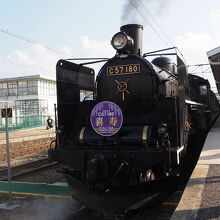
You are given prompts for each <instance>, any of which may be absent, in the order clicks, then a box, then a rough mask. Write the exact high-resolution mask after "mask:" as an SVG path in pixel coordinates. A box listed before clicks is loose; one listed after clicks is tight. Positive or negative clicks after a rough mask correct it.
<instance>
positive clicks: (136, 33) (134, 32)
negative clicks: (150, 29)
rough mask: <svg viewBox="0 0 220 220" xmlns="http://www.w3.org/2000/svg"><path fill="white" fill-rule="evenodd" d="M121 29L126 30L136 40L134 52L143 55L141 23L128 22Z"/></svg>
mask: <svg viewBox="0 0 220 220" xmlns="http://www.w3.org/2000/svg"><path fill="white" fill-rule="evenodd" d="M120 31H122V32H125V33H126V34H127V35H128V36H129V37H131V38H132V39H133V40H134V46H133V48H132V53H133V54H139V55H141V54H142V32H143V26H142V25H140V24H126V25H123V26H121V28H120Z"/></svg>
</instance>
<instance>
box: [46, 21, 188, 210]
mask: <svg viewBox="0 0 220 220" xmlns="http://www.w3.org/2000/svg"><path fill="white" fill-rule="evenodd" d="M142 30H143V27H142V26H141V25H125V26H122V27H121V31H120V32H119V33H117V34H116V35H114V37H113V39H112V45H113V47H114V48H115V49H116V51H117V52H116V55H115V56H114V57H113V58H111V59H109V60H108V61H107V62H106V63H105V64H104V66H103V67H102V68H101V70H100V71H99V73H98V75H97V78H96V82H95V83H94V84H93V82H92V81H93V80H92V79H93V77H94V72H93V70H92V69H90V68H86V67H84V66H82V65H77V64H73V63H71V62H69V61H65V60H60V61H59V62H58V64H57V95H58V131H57V145H56V147H55V148H54V149H51V150H50V151H49V156H50V157H51V158H52V159H54V160H57V161H60V162H64V163H66V164H68V165H69V167H70V169H69V170H66V171H65V173H66V176H67V180H68V183H69V186H70V187H71V192H72V195H73V197H74V198H76V199H77V200H79V201H82V202H84V203H86V205H87V206H89V207H90V208H93V209H96V210H103V209H111V208H114V209H117V208H118V209H121V208H123V209H124V208H128V207H129V206H130V205H132V204H133V203H135V202H137V201H139V200H140V199H141V198H142V197H143V198H144V197H145V196H146V195H144V194H143V188H142V187H143V184H145V183H148V182H149V181H154V180H158V179H162V178H164V177H167V176H170V175H171V174H173V173H175V169H176V168H177V166H178V164H179V162H180V156H181V153H182V152H183V151H184V148H185V146H186V143H187V134H188V131H187V130H185V129H183V128H182V127H184V125H185V123H186V122H187V120H188V118H187V114H186V115H185V114H184V113H185V110H184V109H185V93H184V92H183V90H184V86H185V85H186V83H185V81H184V80H185V78H184V76H185V74H186V73H185V72H184V71H182V72H181V71H180V72H179V73H178V72H177V69H176V65H175V64H174V63H173V62H172V61H171V60H170V59H168V58H165V57H159V58H156V59H154V60H153V61H152V62H149V61H147V60H146V59H145V58H144V57H143V55H142V47H141V42H142V39H141V37H142ZM178 74H179V76H181V77H180V80H178V77H177V76H178ZM181 74H182V75H181ZM88 82H89V83H88ZM82 90H83V91H85V90H87V91H90V92H91V93H93V100H90V99H89V100H88V99H84V100H83V101H80V91H82ZM179 94H181V96H180V95H179ZM103 101H110V102H112V103H115V104H116V105H117V106H118V107H119V108H120V109H121V111H122V114H123V123H122V126H121V128H120V130H119V131H118V132H116V133H115V134H113V135H110V136H102V135H100V134H98V133H97V132H96V131H95V130H94V129H93V127H92V126H91V122H90V115H91V112H92V109H93V108H94V107H95V106H96V105H97V104H98V103H100V102H103ZM139 184H141V186H142V187H140V188H139V192H138V188H137V186H138V185H139ZM144 187H145V185H144ZM134 189H136V190H135V191H136V194H135V196H134V195H133V194H132V196H131V195H130V194H129V192H133V190H134ZM141 189H142V190H141ZM145 189H146V188H145ZM122 192H123V193H125V192H126V193H127V194H126V195H127V196H122V195H121V194H120V193H122ZM97 193H98V194H97ZM88 195H90V196H88ZM119 195H120V196H119ZM129 196H130V197H129ZM119 197H120V199H121V200H120V199H119ZM108 198H111V201H112V202H111V204H110V203H109V202H108V201H107V200H108ZM94 199H96V200H97V199H98V200H97V201H98V202H96V203H94V201H93V200H94ZM114 201H119V203H118V202H116V203H117V204H112V203H114Z"/></svg>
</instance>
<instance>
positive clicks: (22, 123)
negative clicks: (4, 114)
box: [0, 115, 53, 131]
mask: <svg viewBox="0 0 220 220" xmlns="http://www.w3.org/2000/svg"><path fill="white" fill-rule="evenodd" d="M52 118H53V116H52ZM47 119H48V115H25V116H19V117H12V118H8V127H9V130H18V129H27V128H34V127H41V126H46V120H47ZM4 130H5V118H1V121H0V131H4Z"/></svg>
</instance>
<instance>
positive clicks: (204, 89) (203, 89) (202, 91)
mask: <svg viewBox="0 0 220 220" xmlns="http://www.w3.org/2000/svg"><path fill="white" fill-rule="evenodd" d="M199 90H200V95H207V86H206V85H201V86H199Z"/></svg>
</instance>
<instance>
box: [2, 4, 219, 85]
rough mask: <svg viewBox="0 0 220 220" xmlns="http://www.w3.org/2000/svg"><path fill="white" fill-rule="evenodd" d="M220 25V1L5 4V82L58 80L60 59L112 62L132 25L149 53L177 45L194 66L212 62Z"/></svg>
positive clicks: (3, 40) (3, 39) (3, 63)
mask: <svg viewBox="0 0 220 220" xmlns="http://www.w3.org/2000/svg"><path fill="white" fill-rule="evenodd" d="M219 20H220V1H219V0H184V1H183V0H111V1H109V0H95V1H94V0H81V1H76V0H75V1H74V0H65V1H60V0H32V1H30V0H19V1H14V0H0V78H5V77H14V76H24V75H34V74H40V75H46V76H50V77H53V78H55V74H56V73H55V67H56V62H57V61H58V60H59V59H66V58H79V57H112V56H114V55H115V51H114V50H113V49H112V47H111V45H110V41H111V38H112V36H113V35H114V34H115V33H117V32H118V31H119V30H120V26H121V25H124V24H128V23H139V24H142V25H143V26H144V32H143V33H144V35H143V51H144V52H149V51H153V50H159V49H163V48H167V47H172V46H176V47H178V49H179V50H180V51H181V53H182V54H183V56H184V58H185V60H186V63H187V64H188V65H195V64H202V63H208V59H207V55H206V53H207V51H210V50H212V49H214V48H216V47H218V46H220V28H219V25H218V22H219ZM48 48H49V49H48ZM97 68H98V67H96V71H97V70H98V69H97ZM208 72H209V71H208ZM203 77H205V78H208V79H210V80H212V81H213V79H211V73H210V72H209V73H205V72H204V73H203ZM212 84H213V82H212ZM212 86H213V85H212Z"/></svg>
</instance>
